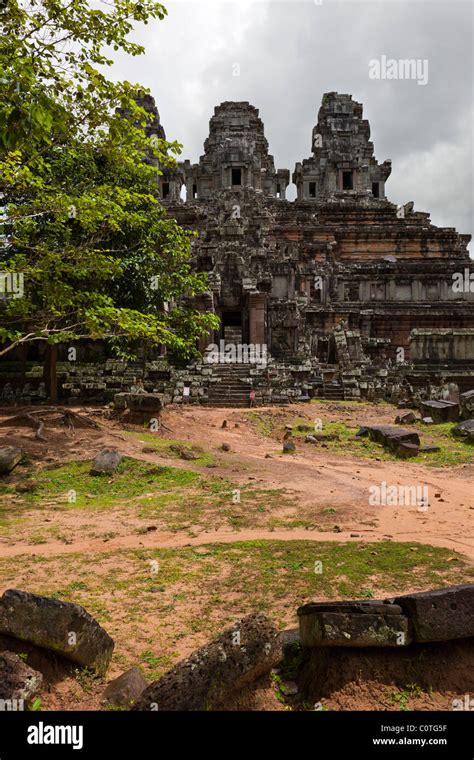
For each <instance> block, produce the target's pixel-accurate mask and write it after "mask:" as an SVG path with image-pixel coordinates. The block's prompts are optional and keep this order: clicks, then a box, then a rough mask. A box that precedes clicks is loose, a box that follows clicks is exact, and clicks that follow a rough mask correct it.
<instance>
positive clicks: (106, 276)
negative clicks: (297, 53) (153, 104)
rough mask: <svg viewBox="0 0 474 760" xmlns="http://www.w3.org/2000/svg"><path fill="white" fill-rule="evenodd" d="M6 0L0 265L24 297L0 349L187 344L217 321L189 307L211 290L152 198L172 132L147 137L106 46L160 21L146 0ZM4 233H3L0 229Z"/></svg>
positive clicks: (182, 351) (7, 313) (185, 241)
mask: <svg viewBox="0 0 474 760" xmlns="http://www.w3.org/2000/svg"><path fill="white" fill-rule="evenodd" d="M103 5H104V9H103V10H101V9H97V8H92V7H91V6H90V4H89V2H88V0H69V1H68V2H67V3H64V2H61V0H39V1H38V2H35V3H32V2H26V1H23V0H11V2H10V3H9V4H8V6H7V7H6V8H5V9H3V11H1V12H0V28H1V32H2V34H1V40H0V77H1V79H2V83H3V94H4V95H3V100H2V103H1V104H0V176H1V180H0V197H1V198H2V203H3V205H4V214H3V219H2V220H0V221H1V222H2V227H1V228H0V246H1V247H0V270H2V271H3V272H15V273H21V274H22V275H23V278H24V296H23V297H18V298H13V297H12V298H9V299H8V300H7V301H6V302H4V304H3V306H2V320H1V322H2V326H1V328H0V356H1V355H2V354H5V353H7V352H8V351H10V350H11V349H12V348H13V347H15V346H16V345H18V344H19V343H24V342H31V341H38V340H41V341H47V342H49V343H63V342H72V341H74V340H78V339H81V338H92V339H99V338H100V339H106V340H109V341H110V342H111V343H112V346H113V347H114V349H115V350H116V352H117V353H121V354H122V355H133V353H134V350H135V348H136V345H137V342H140V343H145V344H146V345H150V346H153V345H156V344H162V345H167V346H169V347H170V348H171V349H172V350H173V351H175V352H176V353H177V354H179V355H182V356H189V355H190V354H192V353H193V352H194V350H195V348H194V347H195V344H196V340H197V338H198V337H199V336H200V335H201V334H203V333H204V332H207V331H208V330H209V329H210V328H211V327H213V326H215V325H216V318H215V317H214V316H213V315H210V314H205V313H200V312H197V311H194V310H192V309H189V308H185V307H184V306H181V307H179V308H178V307H177V308H174V309H173V308H171V309H170V310H167V307H166V304H167V303H171V304H172V305H173V303H174V302H175V301H176V300H177V299H178V298H179V297H180V296H182V295H183V294H186V295H187V296H192V295H194V294H197V293H200V292H202V291H203V290H205V288H206V282H205V276H204V275H201V274H195V273H192V272H191V270H190V244H191V238H192V233H188V232H186V231H185V230H183V229H182V228H180V227H179V226H178V224H177V223H176V221H175V220H173V219H171V218H169V217H168V216H167V215H166V212H165V210H164V209H163V208H162V207H161V206H160V204H159V203H158V201H157V198H156V188H157V178H158V176H159V174H160V173H162V169H163V168H166V167H172V166H174V165H175V163H176V158H175V156H176V155H177V154H179V152H180V146H179V145H178V144H177V143H176V142H167V141H166V140H164V139H161V138H157V137H156V136H154V139H151V137H153V135H152V132H151V131H150V121H151V120H152V116H150V114H149V113H148V112H147V111H146V110H145V109H144V108H141V107H140V106H139V105H138V102H137V101H138V100H139V98H140V97H141V96H143V95H144V94H145V90H143V88H141V87H140V86H139V85H132V84H130V83H129V82H126V81H124V82H112V81H109V80H108V79H107V78H106V76H105V75H104V73H103V70H104V67H106V66H108V65H110V64H111V60H110V58H109V57H108V56H107V54H106V52H104V49H106V48H109V49H111V48H112V49H114V50H122V51H124V52H126V53H129V54H131V55H140V54H142V53H143V52H144V50H143V47H142V46H141V45H138V44H136V43H134V42H130V41H129V40H128V35H129V33H130V32H131V31H132V29H133V27H134V25H135V23H136V22H143V23H147V21H148V20H150V19H155V18H158V19H162V18H163V17H164V16H165V14H166V11H165V9H164V8H163V6H162V5H161V4H160V3H157V2H155V0H140V2H134V1H133V0H115V2H114V3H105V2H104V3H103ZM2 235H3V237H2Z"/></svg>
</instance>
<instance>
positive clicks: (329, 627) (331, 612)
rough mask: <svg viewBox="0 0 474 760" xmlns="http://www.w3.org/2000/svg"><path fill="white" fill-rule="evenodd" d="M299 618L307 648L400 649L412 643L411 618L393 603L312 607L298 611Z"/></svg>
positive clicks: (310, 605)
mask: <svg viewBox="0 0 474 760" xmlns="http://www.w3.org/2000/svg"><path fill="white" fill-rule="evenodd" d="M298 618H299V626H300V641H301V644H302V646H305V647H325V646H341V647H397V646H406V645H407V644H409V643H410V642H411V632H410V622H409V620H408V618H407V617H406V616H405V615H403V614H402V609H401V607H400V606H398V605H394V604H390V603H384V602H380V601H374V602H373V603H372V604H371V603H365V602H349V603H347V602H340V603H337V602H335V603H331V604H325V603H321V604H318V603H311V604H306V605H304V606H303V607H300V608H299V610H298Z"/></svg>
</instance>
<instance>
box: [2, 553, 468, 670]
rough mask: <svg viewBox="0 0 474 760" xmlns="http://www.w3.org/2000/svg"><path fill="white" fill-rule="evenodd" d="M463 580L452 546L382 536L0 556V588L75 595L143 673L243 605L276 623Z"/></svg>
mask: <svg viewBox="0 0 474 760" xmlns="http://www.w3.org/2000/svg"><path fill="white" fill-rule="evenodd" d="M453 557H455V558H456V560H457V561H454V562H453V561H452V558H453ZM315 562H321V563H322V572H321V573H319V572H315ZM469 581H471V582H472V569H471V568H470V566H469V564H468V562H467V561H466V558H465V557H463V556H462V555H461V554H456V553H455V552H453V551H450V550H448V549H442V548H437V547H433V546H429V545H425V544H414V543H409V544H406V543H396V542H391V541H386V542H379V543H372V544H353V543H351V544H344V543H325V542H312V541H245V542H236V543H232V544H208V545H206V546H200V547H184V548H181V549H137V550H126V551H125V550H124V551H116V552H108V553H105V552H104V553H101V554H94V555H93V556H92V557H91V556H89V555H87V556H86V555H79V554H72V555H68V556H65V557H62V556H58V557H34V556H32V557H30V556H24V557H22V559H21V562H15V563H13V562H12V561H11V560H10V559H8V560H0V583H1V585H2V586H3V587H4V588H8V587H15V588H21V589H25V590H28V591H32V592H36V593H40V594H45V595H47V596H53V597H54V598H57V599H64V600H66V601H71V602H75V603H77V604H81V605H82V606H84V607H85V608H86V609H87V610H88V611H89V612H90V613H91V614H92V615H94V616H95V617H96V618H97V620H98V621H99V622H100V623H101V624H103V625H104V626H105V628H106V630H107V631H108V632H109V633H110V635H111V636H112V637H113V638H114V639H115V641H116V644H117V651H116V655H115V656H116V657H117V659H118V660H119V661H120V665H121V668H122V669H125V668H126V667H130V666H131V665H140V666H142V667H143V668H144V670H145V672H146V673H147V674H149V675H151V674H152V675H153V677H157V676H158V675H160V674H161V672H164V671H165V670H167V669H168V668H169V667H170V666H171V665H172V664H173V663H174V662H175V661H176V660H177V659H178V655H177V653H176V648H177V642H178V641H180V642H183V644H184V646H185V647H186V648H187V649H188V651H190V650H191V649H192V648H195V647H196V646H199V645H201V644H202V643H204V641H205V640H207V639H208V638H209V637H210V636H214V635H215V634H216V633H218V632H219V631H220V630H222V629H223V628H225V627H228V626H229V625H230V624H231V623H233V622H234V621H236V620H238V619H239V618H240V617H242V616H243V615H246V614H248V613H250V612H256V611H262V612H264V613H266V614H268V615H269V617H270V618H271V619H272V620H273V621H274V622H275V623H276V624H277V625H278V626H279V627H286V626H289V625H294V624H295V614H296V609H297V607H298V606H299V605H300V604H303V603H305V602H307V601H310V600H312V599H314V600H318V599H319V600H322V599H344V598H346V599H347V598H354V599H357V598H359V599H360V598H373V597H378V596H385V595H390V594H395V593H403V592H406V591H408V590H422V589H427V588H437V587H442V586H445V585H448V584H453V583H462V582H469ZM122 666H123V667H122Z"/></svg>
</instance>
